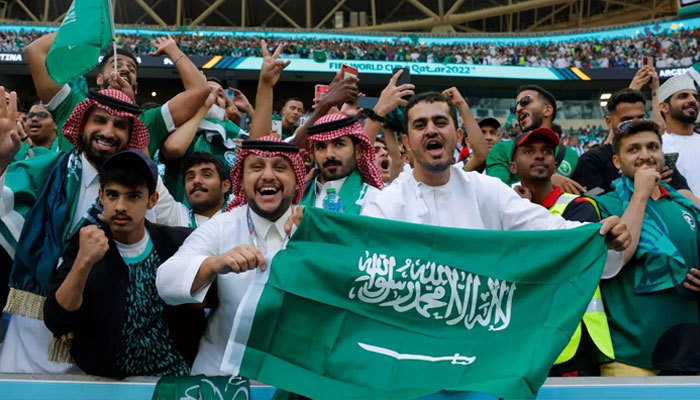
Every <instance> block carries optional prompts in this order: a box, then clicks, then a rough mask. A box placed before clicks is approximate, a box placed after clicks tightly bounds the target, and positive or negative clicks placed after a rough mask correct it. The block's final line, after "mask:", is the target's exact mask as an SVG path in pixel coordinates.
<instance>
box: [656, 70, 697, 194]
mask: <svg viewBox="0 0 700 400" xmlns="http://www.w3.org/2000/svg"><path fill="white" fill-rule="evenodd" d="M657 97H658V101H659V108H660V109H661V112H662V113H663V115H664V118H665V120H666V134H665V135H664V136H663V150H664V153H678V161H677V163H676V167H677V168H678V171H679V172H680V173H681V174H683V176H684V177H685V179H687V180H688V186H689V187H690V191H691V192H693V193H695V194H697V193H700V135H698V134H697V133H695V130H694V129H695V121H696V120H697V118H698V107H699V106H700V103H698V92H697V90H696V89H695V81H694V80H693V78H692V77H690V75H679V76H674V77H673V78H671V79H669V80H667V81H666V82H664V84H663V85H661V86H660V87H659V93H658V96H657Z"/></svg>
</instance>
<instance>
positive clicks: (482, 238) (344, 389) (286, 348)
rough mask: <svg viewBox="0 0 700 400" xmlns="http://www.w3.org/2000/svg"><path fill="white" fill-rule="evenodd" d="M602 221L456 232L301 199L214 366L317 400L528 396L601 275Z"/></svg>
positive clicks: (565, 339) (566, 337) (603, 254)
mask: <svg viewBox="0 0 700 400" xmlns="http://www.w3.org/2000/svg"><path fill="white" fill-rule="evenodd" d="M599 229H600V225H599V224H591V225H586V226H583V227H581V228H577V229H572V230H567V231H534V232H500V231H477V230H460V229H452V228H440V227H433V226H424V225H415V224H408V223H402V222H395V221H387V220H380V219H374V218H368V217H357V216H347V215H345V214H341V213H332V212H328V211H325V210H322V209H317V208H312V207H306V209H305V215H304V219H303V222H302V223H301V225H300V226H299V228H298V229H297V231H296V232H295V233H294V235H293V236H292V239H291V240H290V241H289V243H288V245H287V247H286V249H285V250H283V251H280V252H279V253H277V255H276V256H275V257H274V258H273V259H272V262H271V264H268V265H270V268H269V269H268V270H267V271H265V272H260V271H259V270H258V272H257V276H256V279H255V282H254V283H253V284H252V285H251V286H250V287H249V289H248V291H247V292H246V294H245V297H244V299H243V300H242V302H241V305H240V307H239V309H238V313H237V315H236V318H235V321H234V325H233V328H234V329H233V330H232V334H231V337H230V338H229V342H228V346H227V349H226V352H225V355H224V361H223V363H222V369H224V370H225V371H227V372H230V373H232V374H234V375H236V374H240V375H241V376H244V377H247V378H251V379H256V380H259V381H261V382H263V383H266V384H269V385H272V386H276V387H278V388H281V389H284V390H286V391H289V392H293V393H297V394H300V395H303V396H307V397H310V398H314V399H359V398H382V399H389V398H391V399H409V398H416V397H420V396H424V395H428V394H431V393H435V392H438V391H440V390H453V391H477V392H484V393H488V394H492V395H495V396H499V397H503V398H534V397H535V395H536V393H537V391H538V389H539V387H540V386H541V385H542V383H543V382H544V380H545V378H546V375H547V372H548V371H549V369H550V367H551V365H552V364H553V362H554V360H555V359H556V358H557V356H558V355H559V353H560V352H561V351H562V349H563V348H564V346H565V345H566V344H567V343H568V341H569V337H570V336H571V334H572V333H573V332H574V329H575V328H576V326H577V324H578V322H579V321H580V320H581V317H582V315H583V313H584V311H585V309H586V306H587V304H588V302H589V300H590V299H591V296H592V295H593V292H594V290H595V288H596V285H597V284H598V281H599V279H600V276H601V274H602V271H603V265H604V264H605V259H606V255H607V252H606V245H605V242H604V238H603V237H602V236H600V235H599V234H598V230H599Z"/></svg>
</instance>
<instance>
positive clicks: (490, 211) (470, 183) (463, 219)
mask: <svg viewBox="0 0 700 400" xmlns="http://www.w3.org/2000/svg"><path fill="white" fill-rule="evenodd" d="M404 128H405V131H406V132H408V134H407V135H405V136H404V137H403V139H404V144H405V145H406V147H407V148H408V150H409V151H410V152H411V153H412V154H413V156H414V158H415V162H414V165H413V171H412V173H409V174H407V175H408V176H406V178H405V179H397V180H395V181H394V182H393V183H392V184H391V185H390V186H388V187H387V188H385V189H384V190H382V191H380V192H379V193H377V195H376V196H375V197H374V198H373V199H371V200H370V201H368V202H367V204H366V205H365V206H364V207H363V209H362V215H366V216H369V217H375V218H384V219H390V220H395V221H403V222H411V223H416V224H426V225H434V226H442V227H450V228H461V229H485V230H551V229H569V228H574V227H577V226H580V225H581V223H580V222H574V221H566V220H565V219H563V218H561V217H560V216H557V215H552V214H550V213H549V212H548V211H547V210H546V209H545V208H543V207H541V206H539V205H535V204H532V203H531V202H529V201H528V200H525V199H523V198H520V196H518V195H517V194H516V193H515V192H514V191H513V190H512V189H510V188H509V187H507V186H505V185H503V183H502V182H501V181H499V180H498V179H495V178H492V177H489V176H485V175H483V174H479V173H478V172H473V171H472V172H465V171H464V170H462V169H460V168H459V167H457V166H455V165H453V158H454V156H453V155H454V151H455V148H456V146H457V143H458V142H459V141H460V140H461V136H462V135H461V131H460V130H459V129H458V127H457V114H456V111H455V107H454V105H453V103H452V101H451V100H450V99H449V98H447V97H446V96H444V95H442V94H440V93H437V92H427V93H421V94H418V95H416V96H414V97H412V98H411V99H410V100H409V102H408V104H407V105H406V111H405V119H404ZM402 176H403V175H402ZM302 219H303V208H302V207H298V208H297V209H296V210H294V214H293V216H292V218H290V219H289V220H288V221H287V223H286V224H285V229H286V232H288V233H289V232H291V231H292V228H293V226H294V225H297V226H298V225H299V224H300V223H301V220H302ZM602 222H603V226H602V228H601V230H600V234H601V235H605V236H606V239H607V242H608V247H609V248H610V250H609V251H608V256H607V260H606V264H605V269H604V271H603V277H607V276H614V275H615V274H616V273H617V272H618V271H619V270H620V268H621V267H622V254H621V253H620V251H622V250H624V249H626V248H627V246H628V245H629V243H630V235H629V233H628V232H627V228H626V226H625V224H624V223H622V222H621V221H620V218H619V217H610V218H607V219H605V220H603V221H602ZM494 249H495V250H493V251H494V252H497V251H498V249H497V246H496V247H494ZM494 256H497V254H495V253H494Z"/></svg>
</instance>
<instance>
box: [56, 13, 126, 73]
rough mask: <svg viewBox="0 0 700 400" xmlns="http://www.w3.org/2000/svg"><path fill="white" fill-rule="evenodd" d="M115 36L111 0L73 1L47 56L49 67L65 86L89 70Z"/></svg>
mask: <svg viewBox="0 0 700 400" xmlns="http://www.w3.org/2000/svg"><path fill="white" fill-rule="evenodd" d="M112 37H113V21H112V16H111V3H110V1H109V0H73V3H72V4H71V6H70V8H69V9H68V12H67V13H66V16H65V18H63V23H61V27H60V28H59V29H58V33H57V34H56V39H55V40H54V41H53V45H51V49H50V50H49V54H48V55H47V56H46V69H47V70H48V72H49V76H50V77H51V79H53V80H54V82H56V83H58V84H59V85H63V84H65V83H67V82H68V81H70V80H71V79H73V78H74V77H76V76H78V75H82V74H84V73H86V72H88V71H90V70H91V69H92V68H93V67H94V66H95V65H97V60H98V58H99V56H100V52H101V51H102V50H103V49H104V48H105V47H107V45H108V44H109V43H110V42H111V40H112Z"/></svg>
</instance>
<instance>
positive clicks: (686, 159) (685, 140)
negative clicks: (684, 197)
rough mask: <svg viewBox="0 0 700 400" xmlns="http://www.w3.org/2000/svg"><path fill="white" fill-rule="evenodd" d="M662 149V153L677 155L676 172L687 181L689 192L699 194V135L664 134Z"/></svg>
mask: <svg viewBox="0 0 700 400" xmlns="http://www.w3.org/2000/svg"><path fill="white" fill-rule="evenodd" d="M663 149H664V153H678V162H677V163H676V168H677V169H678V172H680V173H681V174H682V175H683V176H684V177H685V179H686V180H687V181H688V186H689V187H690V191H691V192H693V193H695V194H696V195H697V194H700V135H699V134H697V133H693V134H692V135H678V134H676V133H670V132H666V134H665V135H664V136H663Z"/></svg>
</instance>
